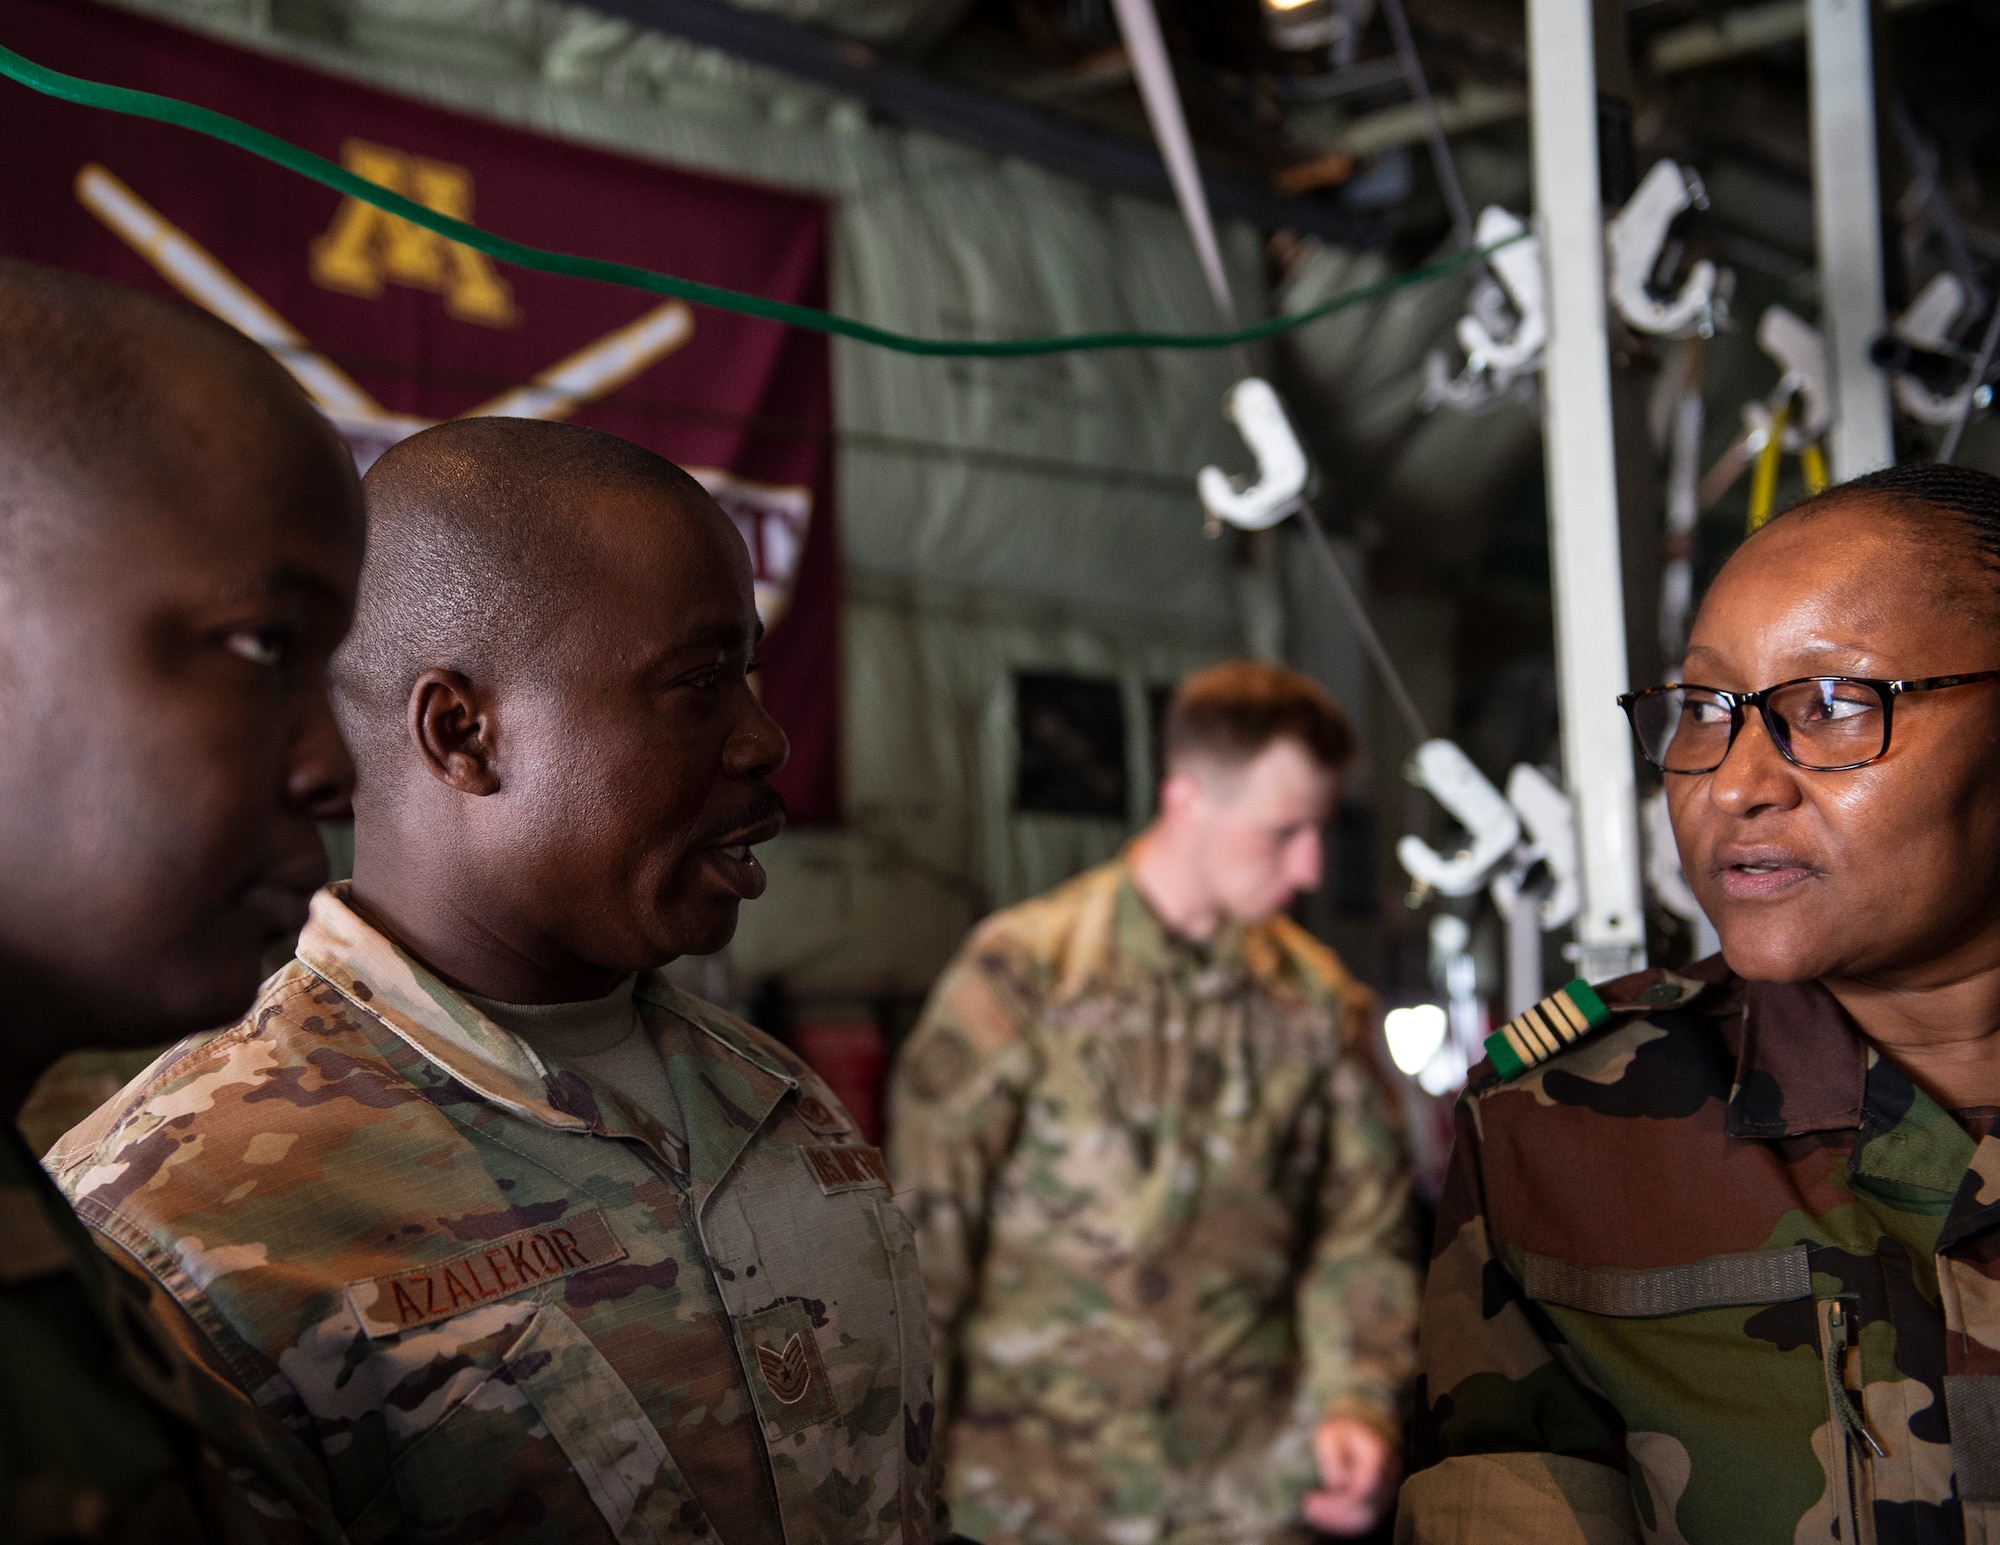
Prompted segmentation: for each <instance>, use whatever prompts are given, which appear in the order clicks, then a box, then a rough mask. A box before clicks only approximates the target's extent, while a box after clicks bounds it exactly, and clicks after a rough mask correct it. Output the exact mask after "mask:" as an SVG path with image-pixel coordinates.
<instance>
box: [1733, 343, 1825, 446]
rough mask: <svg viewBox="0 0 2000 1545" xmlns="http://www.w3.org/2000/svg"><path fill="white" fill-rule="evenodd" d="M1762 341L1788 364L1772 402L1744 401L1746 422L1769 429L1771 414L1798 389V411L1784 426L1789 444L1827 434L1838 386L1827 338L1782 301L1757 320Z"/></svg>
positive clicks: (1805, 443) (1807, 442)
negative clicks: (1828, 360)
mask: <svg viewBox="0 0 2000 1545" xmlns="http://www.w3.org/2000/svg"><path fill="white" fill-rule="evenodd" d="M1757 346H1758V347H1759V348H1760V349H1762V350H1763V351H1764V352H1765V353H1766V354H1768V355H1770V356H1771V358H1772V359H1774V360H1776V361H1777V362H1778V364H1779V365H1780V366H1782V367H1783V369H1784V372H1785V374H1784V377H1783V379H1781V380H1780V381H1779V382H1778V386H1777V390H1776V391H1774V392H1772V394H1771V397H1770V402H1769V404H1768V405H1767V404H1766V403H1762V402H1749V403H1745V404H1744V405H1743V419H1744V422H1745V423H1746V424H1747V425H1748V426H1749V427H1750V428H1751V429H1753V430H1758V431H1762V432H1763V433H1765V434H1768V433H1770V428H1771V421H1772V415H1773V413H1774V412H1775V410H1776V407H1777V406H1778V405H1781V404H1782V403H1783V402H1784V400H1785V399H1786V398H1787V397H1789V396H1792V395H1793V394H1795V393H1796V394H1797V396H1798V398H1799V413H1798V416H1797V417H1795V418H1794V419H1793V420H1792V421H1791V422H1790V423H1789V424H1787V425H1786V426H1785V449H1786V450H1788V451H1792V452H1795V453H1796V452H1798V451H1802V450H1804V449H1805V448H1806V447H1807V446H1808V445H1811V444H1813V443H1815V442H1816V441H1818V440H1819V439H1820V438H1822V437H1823V436H1824V435H1825V434H1826V431H1827V429H1828V427H1829V426H1831V424H1832V423H1833V389H1832V381H1831V378H1830V376H1829V374H1828V371H1827V364H1826V340H1825V339H1824V338H1823V337H1821V336H1820V331H1819V329H1818V328H1816V327H1814V326H1813V325H1812V324H1811V323H1810V322H1807V321H1806V320H1804V318H1802V317H1800V316H1798V315H1797V314H1796V313H1794V312H1792V311H1788V310H1787V309H1786V308H1785V307H1783V306H1766V307H1765V308H1764V314H1763V315H1762V316H1761V317H1759V318H1758V319H1757Z"/></svg>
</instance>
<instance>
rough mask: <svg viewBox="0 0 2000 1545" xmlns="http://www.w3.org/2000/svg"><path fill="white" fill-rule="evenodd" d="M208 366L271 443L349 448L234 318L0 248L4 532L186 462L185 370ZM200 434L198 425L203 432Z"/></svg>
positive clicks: (248, 424) (64, 519)
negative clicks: (75, 499) (0, 254)
mask: <svg viewBox="0 0 2000 1545" xmlns="http://www.w3.org/2000/svg"><path fill="white" fill-rule="evenodd" d="M191 371H203V372H207V373H210V374H211V375H212V376H213V377H215V378H217V379H219V380H221V381H223V382H225V383H227V385H228V386H229V387H230V388H231V389H233V390H235V391H237V392H239V393H240V394H241V395H242V397H243V399H244V400H245V402H246V403H247V404H249V405H250V414H249V416H247V417H246V419H245V421H244V427H245V429H246V430H250V429H253V428H254V429H256V430H259V431H261V436H260V438H261V443H263V444H264V445H266V446H268V447H269V448H270V450H271V452H272V453H273V454H274V455H277V456H281V457H287V458H292V457H296V456H298V455H299V454H300V452H301V451H303V452H304V453H305V455H306V456H307V457H308V458H315V459H314V460H313V462H312V469H313V470H312V471H309V472H308V475H316V474H317V469H318V468H319V467H320V466H321V465H322V464H331V463H333V462H344V461H346V460H347V453H346V451H345V450H343V449H342V448H341V446H340V442H339V441H338V440H337V439H336V438H335V437H334V434H333V431H332V429H331V428H330V427H329V426H328V425H327V424H326V422H325V421H324V420H323V419H321V418H320V417H319V415H318V414H317V413H316V412H314V411H313V409H312V406H311V404H310V403H309V402H308V401H307V400H306V397H305V394H304V392H302V391H301V390H300V389H299V387H298V385H297V383H296V382H294V381H293V380H292V378H291V377H290V376H289V375H288V374H287V373H286V372H285V370H284V369H283V368H282V367H281V366H280V365H279V364H278V363H277V362H276V361H275V360H273V359H272V358H271V356H270V355H269V354H268V353H267V352H266V351H265V350H264V349H262V348H261V347H259V346H258V345H257V344H255V343H253V342H251V341H250V340H249V339H247V338H245V337H244V336H243V335H242V334H241V333H239V332H237V331H236V330H235V329H234V328H232V327H229V326H227V325H225V324H224V323H222V322H219V321H217V320H216V319H215V318H214V317H212V316H209V315H208V314H207V313H205V312H202V311H199V310H197V309H196V308H195V307H193V306H191V305H189V304H187V303H186V302H185V301H182V300H178V299H175V298H172V297H168V296H164V295H155V294H150V293H148V292H146V291H143V290H135V289H130V288H128V287H126V286H124V285H120V284H114V283H112V282H111V281H110V280H108V279H99V278H95V277H92V276H90V275H87V274H75V273H66V272H64V271H62V270H60V269H53V268H44V267H42V266H40V265H39V264H35V263H27V262H22V261H20V260H19V259H15V258H0V538H5V539H8V540H9V541H10V542H11V541H12V540H13V539H14V538H15V536H16V535H17V531H18V528H19V527H20V526H21V524H22V521H23V519H24V518H26V517H29V516H30V515H31V513H32V512H39V518H38V519H37V520H36V524H37V525H38V526H39V527H40V528H41V532H42V534H44V535H50V536H56V537H60V536H62V535H64V534H66V533H67V531H69V530H70V529H73V527H74V525H75V522H76V520H77V518H78V515H79V513H80V508H81V509H98V508H100V507H102V506H101V502H100V501H99V500H96V499H86V500H84V501H82V504H81V506H80V507H78V506H75V505H74V504H73V505H72V507H69V508H65V509H63V510H62V511H60V512H55V511H51V510H50V509H49V508H48V502H49V496H50V495H51V494H55V495H57V496H59V497H62V496H68V495H72V494H80V493H82V492H83V491H85V490H90V491H93V492H100V493H101V492H107V491H116V492H120V493H123V492H128V491H133V490H140V489H151V488H154V487H157V486H159V484H160V480H161V479H162V478H163V477H165V478H173V477H176V476H178V475H179V474H180V472H181V471H182V469H184V468H185V466H186V465H187V458H188V457H189V455H190V454H193V453H192V452H191V451H190V449H189V432H190V427H191V426H190V423H189V418H188V415H189V411H190V410H189V408H188V407H187V404H186V402H185V400H184V399H185V395H186V394H185V382H186V380H187V377H188V374H189V373H190V372H191ZM198 441H199V437H197V442H198Z"/></svg>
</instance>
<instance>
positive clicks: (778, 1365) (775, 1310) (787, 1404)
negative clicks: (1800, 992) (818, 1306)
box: [736, 1298, 839, 1438]
mask: <svg viewBox="0 0 2000 1545" xmlns="http://www.w3.org/2000/svg"><path fill="white" fill-rule="evenodd" d="M736 1339H737V1345H738V1346H739V1347H741V1348H742V1357H743V1367H744V1369H745V1371H746V1372H747V1371H748V1370H750V1369H753V1368H754V1369H755V1370H756V1373H755V1374H754V1375H753V1376H752V1377H751V1379H750V1398H751V1400H752V1401H753V1402H754V1403H755V1404H756V1407H757V1415H758V1417H759V1418H760V1419H761V1420H762V1422H763V1426H764V1436H765V1437H766V1438H786V1437H790V1436H791V1435H792V1434H794V1433H798V1432H803V1431H805V1429H806V1428H808V1427H811V1426H814V1425H816V1424H817V1423H820V1422H830V1421H832V1420H833V1419H834V1418H835V1417H836V1416H837V1415H839V1408H838V1407H837V1406H836V1405H835V1404H834V1400H833V1386H832V1385H831V1384H829V1383H828V1382H827V1377H826V1363H825V1361H824V1360H823V1359H822V1358H821V1357H820V1350H819V1339H818V1337H817V1335H816V1334H815V1333H814V1331H813V1315H812V1313H810V1312H808V1309H807V1306H806V1302H805V1301H804V1300H803V1299H798V1298H785V1299H780V1300H779V1301H778V1302H777V1303H775V1304H772V1305H771V1306H770V1307H769V1308H767V1309H762V1310H759V1311H758V1312H757V1313H756V1314H752V1315H748V1316H746V1317H745V1318H743V1319H740V1320H738V1321H737V1322H736Z"/></svg>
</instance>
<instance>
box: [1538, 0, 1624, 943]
mask: <svg viewBox="0 0 2000 1545" xmlns="http://www.w3.org/2000/svg"><path fill="white" fill-rule="evenodd" d="M1528 79H1529V87H1530V91H1531V93H1532V105H1533V120H1532V129H1533V136H1534V158H1535V167H1534V169H1535V199H1536V205H1537V208H1536V218H1537V222H1538V224H1539V227H1540V235H1541V241H1542V250H1543V252H1544V253H1545V254H1546V255H1547V257H1546V261H1547V263H1548V296H1549V342H1548V349H1547V353H1546V354H1545V356H1544V358H1545V361H1546V363H1545V364H1544V366H1543V370H1542V386H1543V391H1544V394H1545V397H1546V400H1547V409H1546V412H1545V414H1544V418H1543V429H1542V441H1543V453H1544V456H1545V457H1546V460H1547V465H1548V487H1549V560H1550V570H1551V578H1552V580H1553V582H1554V586H1555V622H1556V687H1557V696H1558V702H1559V704H1560V706H1561V710H1562V754H1563V772H1564V776H1565V778H1566V780H1567V782H1568V784H1569V794H1570V798H1571V799H1572V800H1573V801H1575V804H1576V824H1577V846H1578V853H1579V857H1580V859H1581V861H1582V863H1581V868H1582V874H1581V878H1582V882H1583V908H1582V910H1581V911H1580V912H1579V913H1578V915H1577V920H1576V944H1577V966H1578V970H1579V971H1580V973H1581V974H1582V975H1583V976H1584V977H1585V978H1587V979H1589V980H1600V979H1602V978H1604V977H1607V976H1617V975H1620V974H1622V973H1624V972H1626V971H1631V970H1636V969H1638V968H1639V967H1640V966H1642V965H1644V964H1645V955H1646V933H1645V916H1644V913H1643V911H1642V910H1641V903H1640V897H1639V818H1638V807H1637V803H1636V785H1635V780H1634V778H1633V773H1632V751H1631V744H1630V739H1629V736H1628V734H1627V731H1626V728H1625V721H1624V718H1623V716H1622V715H1621V714H1620V713H1619V711H1618V703H1617V698H1618V694H1619V693H1620V692H1623V691H1624V690H1625V688H1626V686H1627V680H1626V664H1625V594H1624V576H1623V574H1622V573H1621V571H1620V567H1619V561H1618V478H1617V465H1616V461H1615V458H1614V454H1613V451H1612V435H1611V362H1610V345H1609V340H1608V339H1607V337H1606V335H1605V319H1604V304H1605V294H1604V215H1603V210H1602V209H1601V208H1600V206H1599V199H1598V181H1597V69H1596V61H1595V58H1594V56H1593V49H1592V42H1591V4H1590V0H1528Z"/></svg>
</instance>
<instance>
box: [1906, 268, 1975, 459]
mask: <svg viewBox="0 0 2000 1545" xmlns="http://www.w3.org/2000/svg"><path fill="white" fill-rule="evenodd" d="M1966 300H1967V296H1966V293H1965V286H1964V284H1962V283H1961V282H1960V281H1959V277H1958V275H1956V274H1954V273H1951V272H1949V271H1947V272H1945V273H1941V274H1939V275H1938V276H1937V277H1936V278H1935V279H1933V280H1931V282H1930V283H1929V284H1927V285H1925V286H1924V287H1923V288H1922V289H1921V290H1919V291H1918V292H1917V298H1916V299H1915V300H1913V301H1911V302H1910V306H1909V309H1908V310H1907V311H1905V312H1904V313H1903V314H1902V315H1901V316H1899V317H1897V318H1896V321H1895V324H1894V326H1895V333H1896V336H1897V337H1898V338H1901V339H1902V340H1903V341H1904V342H1905V343H1908V344H1913V345H1914V346H1916V347H1917V348H1919V349H1932V350H1937V351H1940V352H1942V351H1943V350H1945V349H1948V348H1950V346H1951V341H1952V337H1951V334H1952V329H1953V328H1954V327H1955V326H1957V324H1958V319H1959V318H1960V317H1961V316H1963V315H1964V314H1965V306H1966ZM1973 387H1974V382H1973V380H1972V378H1971V376H1970V375H1968V376H1967V377H1966V380H1965V384H1964V385H1963V386H1961V387H1960V388H1959V389H1958V390H1957V391H1955V392H1953V393H1952V394H1951V395H1950V396H1948V397H1941V396H1939V395H1938V394H1937V393H1936V392H1934V391H1932V390H1931V389H1930V388H1929V387H1928V386H1926V385H1924V383H1923V382H1922V381H1920V380H1918V379H1917V378H1916V377H1915V376H1913V375H1911V374H1910V373H1909V372H1908V371H1906V370H1899V371H1898V372H1896V378H1895V382H1894V385H1893V389H1894V391H1895V394H1896V406H1897V407H1899V408H1901V409H1902V410H1903V411H1904V412H1905V413H1907V414H1909V415H1910V417H1911V418H1913V419H1916V420H1918V421H1919V422H1920V423H1925V424H1956V423H1957V422H1958V421H1959V419H1960V418H1962V417H1963V416H1964V414H1965V409H1966V403H1967V400H1968V399H1969V398H1970V397H1971V396H1972V392H1973Z"/></svg>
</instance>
